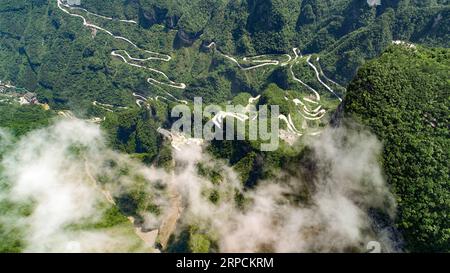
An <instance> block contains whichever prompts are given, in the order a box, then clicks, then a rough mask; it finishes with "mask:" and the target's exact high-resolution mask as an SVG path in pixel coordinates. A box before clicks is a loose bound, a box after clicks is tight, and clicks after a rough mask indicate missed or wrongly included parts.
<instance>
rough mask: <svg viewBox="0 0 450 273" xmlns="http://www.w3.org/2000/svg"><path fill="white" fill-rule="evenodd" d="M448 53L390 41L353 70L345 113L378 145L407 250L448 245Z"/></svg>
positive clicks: (449, 94)
mask: <svg viewBox="0 0 450 273" xmlns="http://www.w3.org/2000/svg"><path fill="white" fill-rule="evenodd" d="M449 60H450V51H449V50H448V49H432V50H429V49H425V48H422V47H418V48H409V47H408V46H407V45H404V46H393V47H391V48H389V50H388V51H387V52H385V53H383V55H381V57H380V58H378V59H376V60H374V61H371V62H369V63H368V64H367V65H365V66H364V67H363V68H362V69H360V70H359V72H358V75H357V76H356V78H355V79H354V80H353V81H352V82H351V83H350V85H349V89H348V93H347V96H346V99H345V107H344V114H345V115H346V116H351V117H353V118H355V119H356V120H357V121H359V122H361V123H362V124H364V125H366V126H368V127H369V128H371V130H372V131H373V132H374V133H375V134H376V135H377V136H378V137H379V138H380V139H381V140H383V144H384V153H383V166H384V170H385V172H386V175H387V178H388V182H389V183H390V184H391V186H392V189H393V191H394V193H395V194H396V195H397V202H398V204H399V216H398V222H397V223H398V226H399V227H400V228H401V229H402V230H403V231H404V236H405V237H406V240H407V243H408V248H409V249H410V250H412V251H448V249H449V247H450V245H449V244H450V227H449V221H448V219H449V218H450V215H449V213H450V203H449V201H450V191H449V189H450V181H449V173H450V170H449V165H448V162H449V159H450V139H449V135H450V127H449V126H450V117H449V112H448V111H449V106H450V81H449V71H450V62H449Z"/></svg>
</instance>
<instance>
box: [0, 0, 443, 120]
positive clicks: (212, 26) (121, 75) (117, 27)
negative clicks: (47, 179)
mask: <svg viewBox="0 0 450 273" xmlns="http://www.w3.org/2000/svg"><path fill="white" fill-rule="evenodd" d="M56 2H57V1H56V0H54V1H53V0H32V1H27V0H14V1H13V0H7V1H2V2H1V3H0V14H1V16H0V41H1V44H0V78H1V79H2V80H11V81H12V82H14V83H15V84H16V85H17V86H21V87H26V88H27V89H29V90H30V91H36V92H37V93H38V95H39V96H40V97H41V99H43V100H46V101H48V102H49V103H50V104H51V106H52V107H63V108H64V107H67V106H69V107H70V108H72V109H76V110H80V108H81V109H82V111H79V112H81V113H86V112H85V110H86V108H88V107H87V106H88V105H89V104H90V103H91V102H92V101H95V100H97V101H100V102H103V103H108V104H113V105H122V106H123V105H133V102H134V100H133V98H132V96H130V93H132V91H138V92H139V93H144V94H147V95H148V94H152V95H155V94H159V93H161V90H160V89H158V88H154V87H153V86H150V85H149V84H148V83H147V82H146V81H145V76H146V75H148V73H146V72H145V71H141V72H137V71H136V69H131V68H130V67H129V66H126V65H124V64H121V63H120V62H118V61H115V60H114V58H112V57H111V51H112V50H114V49H123V44H121V43H118V42H117V41H115V40H114V39H112V38H111V37H108V35H106V34H105V33H101V31H93V30H90V29H89V28H86V27H83V25H82V21H81V20H80V18H75V17H71V16H68V15H67V14H65V13H64V12H62V11H61V10H59V9H58V8H57V5H56ZM80 3H81V7H82V8H86V9H87V10H89V11H91V12H96V13H98V14H100V15H104V16H111V17H112V18H115V19H121V20H135V21H136V22H137V23H138V24H137V25H130V24H126V23H118V22H115V21H114V22H111V21H108V20H103V19H102V18H99V17H95V16H92V15H88V20H90V22H94V23H96V24H98V25H100V26H102V27H105V28H107V29H109V30H111V31H112V32H113V33H117V34H119V35H122V36H125V37H127V38H130V39H131V40H133V41H134V42H136V43H137V44H138V45H139V46H140V47H141V48H145V49H149V50H152V51H155V52H161V53H166V54H170V55H171V56H172V61H171V62H169V63H165V62H156V61H154V62H152V66H153V67H154V68H158V69H159V70H162V71H164V72H165V73H166V74H167V75H168V76H169V77H170V78H172V79H174V80H175V81H178V82H185V83H187V85H188V91H189V92H184V93H182V92H180V91H179V90H170V92H171V93H172V94H174V95H175V96H177V97H179V98H182V97H188V98H191V97H193V96H194V95H201V96H203V97H208V98H209V100H211V101H216V102H218V101H224V100H226V99H232V97H233V96H234V95H235V94H236V93H237V92H241V91H245V92H250V93H252V94H257V93H260V92H261V90H262V89H264V88H265V87H266V86H267V84H269V83H270V82H273V81H274V80H277V81H278V82H277V84H283V82H282V77H281V79H280V75H283V74H285V75H284V76H283V77H287V76H289V73H285V72H283V71H281V72H280V71H277V72H276V73H275V74H274V76H273V77H269V78H261V75H263V74H266V75H267V74H270V73H272V72H273V69H265V73H245V74H243V73H241V71H239V70H238V69H236V68H235V67H234V66H233V63H230V62H229V60H226V59H224V58H219V57H220V56H217V54H216V55H214V54H211V53H208V52H204V51H202V50H204V49H205V46H206V45H208V44H209V43H210V42H212V41H214V42H215V43H216V44H217V48H218V49H220V51H221V52H224V53H226V54H230V55H235V56H252V55H258V54H263V53H292V48H294V47H297V48H299V50H300V52H302V53H304V54H311V53H317V54H320V56H321V59H320V64H321V66H322V68H323V70H324V72H325V73H326V74H328V76H329V77H330V78H332V79H334V80H336V81H338V82H340V83H341V84H345V83H347V82H348V81H349V80H350V79H351V78H352V77H353V75H354V74H355V72H356V69H357V67H358V66H360V65H361V64H363V63H364V61H365V60H366V59H368V58H373V57H375V56H377V55H378V54H380V53H381V52H382V51H383V50H384V49H385V48H386V47H387V46H388V45H389V44H390V43H391V41H392V40H399V39H401V40H410V41H412V42H415V43H424V44H427V45H433V46H444V47H446V46H448V40H449V29H448V28H449V25H450V23H449V22H448V20H449V5H448V2H447V1H406V0H402V1H382V5H380V6H376V7H370V6H369V5H368V4H367V3H366V1H361V0H353V1H351V0H339V1H310V0H305V1H284V0H259V1H255V0H248V1H242V0H231V1H207V0H196V1H183V0H179V1H174V0H172V1H157V0H140V1H122V0H113V1H95V0H82V1H81V2H80ZM80 14H83V13H82V12H81V13H80ZM144 57H146V56H144ZM255 74H256V75H255ZM211 87H213V88H212V89H213V90H211ZM131 90H132V91H131ZM130 91H131V92H130ZM72 98H76V100H72Z"/></svg>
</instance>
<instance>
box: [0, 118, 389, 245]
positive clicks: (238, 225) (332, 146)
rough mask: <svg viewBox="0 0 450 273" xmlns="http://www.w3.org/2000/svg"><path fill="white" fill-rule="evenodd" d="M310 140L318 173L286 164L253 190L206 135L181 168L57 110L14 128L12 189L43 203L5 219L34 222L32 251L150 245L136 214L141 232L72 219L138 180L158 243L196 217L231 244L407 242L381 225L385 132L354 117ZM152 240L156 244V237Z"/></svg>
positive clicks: (0, 136) (116, 199) (141, 214)
mask: <svg viewBox="0 0 450 273" xmlns="http://www.w3.org/2000/svg"><path fill="white" fill-rule="evenodd" d="M305 141H306V146H307V148H308V149H309V150H310V155H309V157H310V160H312V161H313V162H314V171H313V175H311V176H309V177H308V178H305V176H304V175H302V174H301V173H298V174H295V173H294V174H293V173H292V172H284V171H280V174H279V176H277V177H276V178H273V179H270V180H264V181H259V182H258V183H257V185H256V186H255V187H254V188H252V189H246V188H245V187H244V185H243V183H242V182H241V181H240V180H239V178H238V177H239V175H238V174H237V173H236V171H234V170H233V168H231V167H229V166H227V164H225V163H224V162H222V161H220V160H217V159H213V158H212V157H211V156H210V155H209V154H207V153H206V152H204V147H200V146H195V145H190V146H186V147H183V148H182V149H181V150H180V151H175V150H174V151H173V153H174V154H173V156H174V168H173V170H165V169H162V168H156V167H149V166H146V165H143V164H142V163H140V162H137V161H136V160H133V159H131V158H130V157H129V156H128V155H125V154H121V153H118V152H116V151H113V150H112V149H111V148H109V147H108V145H107V144H106V143H107V142H106V138H105V136H104V135H103V133H102V131H101V129H100V128H99V126H98V125H93V124H89V123H86V122H83V121H80V120H62V121H57V122H56V123H55V124H54V125H52V126H50V127H48V128H44V129H41V130H36V131H33V132H31V133H29V134H28V135H26V136H24V137H22V138H20V139H18V140H13V139H12V137H11V136H10V135H9V134H8V133H7V132H6V131H4V130H3V131H0V152H1V154H2V156H1V157H0V158H1V163H0V172H2V175H1V177H2V180H3V181H4V182H5V181H6V182H5V183H6V184H7V186H5V187H2V193H1V194H0V199H1V201H5V200H8V201H9V202H16V203H28V204H31V205H30V208H31V209H30V211H29V212H28V213H25V214H21V215H18V214H17V213H16V212H12V211H2V212H1V215H0V222H1V223H2V225H3V226H4V227H8V228H13V227H14V228H16V227H20V228H21V229H22V230H23V231H24V232H23V233H22V235H21V236H22V237H23V240H24V242H25V248H24V251H26V252H70V251H82V252H103V251H145V250H143V248H138V247H136V245H137V244H139V243H137V242H140V239H137V238H138V236H137V235H136V234H137V233H136V234H134V229H133V227H132V225H131V223H129V226H130V229H129V230H131V232H124V233H118V232H111V231H108V230H103V229H82V228H79V229H74V228H71V226H73V225H76V224H79V223H81V222H86V221H91V222H92V221H97V220H99V219H101V218H102V215H103V214H104V213H105V210H107V209H108V207H111V206H114V205H118V206H123V205H124V204H123V202H120V198H121V197H123V195H124V193H128V192H129V191H130V189H134V188H135V187H136V186H135V185H136V183H138V184H139V185H140V186H139V187H140V189H141V188H142V189H141V190H140V191H139V193H142V192H144V193H146V196H144V197H142V196H141V199H142V198H144V199H145V198H147V199H148V200H149V202H151V204H152V205H153V207H157V208H158V209H157V212H155V211H149V210H146V209H145V208H147V207H145V208H144V209H139V208H140V207H139V205H136V206H135V207H136V208H135V207H133V208H132V209H131V212H127V210H126V209H123V208H121V210H122V212H124V213H125V214H126V216H128V217H130V216H131V217H133V220H134V224H135V226H136V227H139V228H142V231H143V232H148V231H151V230H154V229H159V237H158V238H159V239H157V241H156V242H159V243H161V242H162V244H165V243H167V241H169V240H168V235H170V234H174V236H175V237H171V238H172V239H171V240H170V241H169V243H170V242H172V240H173V238H177V235H180V234H181V233H182V232H183V230H186V229H187V228H189V227H191V226H196V227H198V229H199V230H200V232H203V233H205V234H207V236H208V237H209V238H211V239H212V240H213V241H214V242H215V249H214V251H220V252H264V251H273V252H312V251H313V252H348V251H355V252H361V251H367V249H366V246H367V244H368V243H369V242H371V241H377V242H379V244H380V246H381V250H382V251H387V252H389V251H397V248H396V246H395V243H393V242H392V241H391V240H390V239H391V235H390V234H389V231H386V230H384V229H376V228H374V219H373V217H372V216H371V215H370V213H369V211H371V210H377V211H380V212H381V213H383V214H384V215H387V216H388V217H391V218H392V217H395V203H394V200H393V197H392V195H391V194H390V193H389V189H388V187H387V186H386V184H385V181H384V178H383V172H382V169H381V167H380V164H379V162H378V159H379V155H380V151H381V144H380V143H379V141H378V140H377V139H376V138H375V137H374V136H373V135H371V134H370V133H368V132H366V131H361V130H352V129H346V128H336V129H332V128H330V129H326V130H325V131H324V132H323V133H322V134H321V135H320V136H317V137H315V138H310V139H305ZM200 163H201V164H204V165H205V166H208V167H209V168H212V169H214V170H216V171H217V172H219V173H220V174H221V177H222V178H221V179H220V181H219V182H217V181H216V182H214V181H211V179H209V178H208V177H206V176H204V175H200V174H199V171H198V169H199V168H198V166H199V164H200ZM298 164H299V165H300V164H301V163H298ZM302 170H303V168H302V166H298V172H301V171H302ZM213 191H214V192H217V194H218V196H220V198H219V200H218V201H217V202H212V201H211V198H210V193H211V192H213ZM236 195H240V196H241V197H242V199H243V200H244V201H243V203H242V204H237V203H236ZM125 203H126V202H125ZM102 204H103V205H102ZM125 205H126V204H125ZM133 209H134V210H133ZM133 211H136V213H133ZM156 242H154V243H156ZM141 243H144V244H147V247H148V248H147V250H150V249H151V247H152V246H148V244H149V243H151V240H150V241H149V240H147V241H146V242H141Z"/></svg>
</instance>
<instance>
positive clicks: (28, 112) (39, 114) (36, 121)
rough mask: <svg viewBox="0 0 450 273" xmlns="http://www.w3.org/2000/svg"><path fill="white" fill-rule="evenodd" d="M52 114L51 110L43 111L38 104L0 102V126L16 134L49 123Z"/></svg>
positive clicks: (21, 133) (53, 114) (18, 134)
mask: <svg viewBox="0 0 450 273" xmlns="http://www.w3.org/2000/svg"><path fill="white" fill-rule="evenodd" d="M54 116H55V113H54V112H53V111H45V110H44V109H43V108H42V107H41V106H39V105H27V106H20V105H15V104H2V103H0V128H5V129H8V130H10V131H11V132H12V133H13V134H14V135H16V136H21V135H23V134H25V133H28V132H29V131H32V130H34V129H38V128H42V127H45V126H47V125H49V124H50V121H51V119H52V117H54Z"/></svg>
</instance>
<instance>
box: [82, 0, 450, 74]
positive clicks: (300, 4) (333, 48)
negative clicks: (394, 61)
mask: <svg viewBox="0 0 450 273" xmlns="http://www.w3.org/2000/svg"><path fill="white" fill-rule="evenodd" d="M93 2H95V1H92V0H88V1H87V3H91V4H90V5H88V4H87V3H86V5H88V6H90V7H93V8H94V7H95V4H94V3H93ZM116 2H118V3H119V2H121V1H116ZM123 3H124V2H122V5H124V4H123ZM127 5H130V6H133V7H134V8H135V9H137V10H139V14H138V15H137V16H139V18H140V19H141V22H145V24H146V25H153V24H164V25H165V26H167V27H169V28H171V29H177V30H179V31H181V32H183V33H184V32H187V33H191V34H192V35H191V36H190V37H191V38H192V39H195V38H198V37H199V36H198V35H195V34H197V33H203V34H204V35H203V36H202V37H201V38H200V39H202V40H209V41H211V40H214V41H216V42H217V43H218V44H219V45H220V46H221V48H223V49H224V50H225V51H226V52H229V53H235V54H254V53H276V52H287V51H288V50H290V49H291V48H292V47H299V48H301V49H302V50H304V51H305V52H316V53H318V52H321V53H323V54H326V55H327V57H328V58H327V59H328V60H327V64H326V66H325V67H324V68H325V69H326V71H328V72H330V73H333V75H334V76H335V77H336V78H337V79H339V80H341V81H343V82H346V81H348V80H350V79H351V77H352V76H353V75H354V74H355V72H356V68H357V67H358V66H359V65H360V64H361V62H362V61H363V60H364V59H367V58H373V57H375V56H376V55H378V54H380V53H381V52H382V51H383V50H384V49H385V48H386V47H387V45H388V44H389V43H390V41H391V40H392V39H395V40H397V39H403V40H411V41H413V42H423V43H426V44H430V45H441V46H447V45H446V44H447V41H448V39H449V38H448V35H449V34H448V33H449V31H448V28H449V26H448V25H449V24H448V18H449V12H450V11H449V6H448V2H447V1H445V0H439V1H434V0H431V1H409V0H401V1H383V4H382V5H380V6H376V7H369V5H368V4H367V2H366V1H360V0H340V1H330V0H328V1H314V0H303V1H286V0H261V1H255V0H246V1H245V0H233V1H205V0H204V1H201V0H200V1H199V0H197V1H189V4H188V5H186V1H183V0H179V1H155V0H154V1H140V3H139V4H136V3H135V2H129V3H128V4H125V6H127ZM118 6H120V4H118ZM124 9H125V8H124ZM99 11H100V10H99ZM194 14H195V16H193V15H194ZM342 57H344V58H342ZM341 70H342V71H341Z"/></svg>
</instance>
